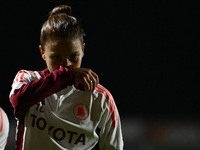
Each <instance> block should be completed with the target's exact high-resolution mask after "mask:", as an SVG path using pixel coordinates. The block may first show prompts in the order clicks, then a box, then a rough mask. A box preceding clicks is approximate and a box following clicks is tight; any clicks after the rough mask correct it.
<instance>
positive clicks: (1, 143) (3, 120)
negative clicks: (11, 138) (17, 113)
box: [0, 107, 9, 150]
mask: <svg viewBox="0 0 200 150" xmlns="http://www.w3.org/2000/svg"><path fill="white" fill-rule="evenodd" d="M8 134H9V120H8V117H7V115H6V113H5V112H4V110H3V109H2V108H1V107H0V149H2V150H3V149H4V148H5V147H6V144H7V139H8Z"/></svg>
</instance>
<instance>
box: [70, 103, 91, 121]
mask: <svg viewBox="0 0 200 150" xmlns="http://www.w3.org/2000/svg"><path fill="white" fill-rule="evenodd" d="M73 114H74V117H75V118H76V119H78V120H85V119H87V117H88V116H89V108H88V106H86V105H85V104H77V105H75V106H74V108H73Z"/></svg>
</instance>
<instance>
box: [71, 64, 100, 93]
mask: <svg viewBox="0 0 200 150" xmlns="http://www.w3.org/2000/svg"><path fill="white" fill-rule="evenodd" d="M73 71H74V76H75V83H79V84H82V85H83V86H84V89H85V91H89V92H93V91H94V89H95V88H96V86H97V85H98V83H99V77H98V75H97V74H96V73H95V72H93V71H92V70H91V69H89V68H73Z"/></svg>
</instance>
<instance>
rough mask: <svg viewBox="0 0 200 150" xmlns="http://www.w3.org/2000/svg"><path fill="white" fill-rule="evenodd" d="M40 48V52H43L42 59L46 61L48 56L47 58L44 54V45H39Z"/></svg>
mask: <svg viewBox="0 0 200 150" xmlns="http://www.w3.org/2000/svg"><path fill="white" fill-rule="evenodd" d="M39 49H40V53H41V56H42V59H43V60H44V61H45V60H46V58H45V54H44V50H43V48H42V45H39Z"/></svg>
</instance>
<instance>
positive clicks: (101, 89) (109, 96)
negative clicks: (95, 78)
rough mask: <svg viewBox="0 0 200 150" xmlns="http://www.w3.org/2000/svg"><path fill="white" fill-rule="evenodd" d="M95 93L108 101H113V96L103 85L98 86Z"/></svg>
mask: <svg viewBox="0 0 200 150" xmlns="http://www.w3.org/2000/svg"><path fill="white" fill-rule="evenodd" d="M95 92H97V93H99V94H101V95H103V97H104V98H105V99H107V100H108V101H109V100H113V96H112V94H111V93H110V92H109V91H108V90H107V89H106V88H105V87H103V86H102V85H100V84H98V85H97V87H96V88H95Z"/></svg>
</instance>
